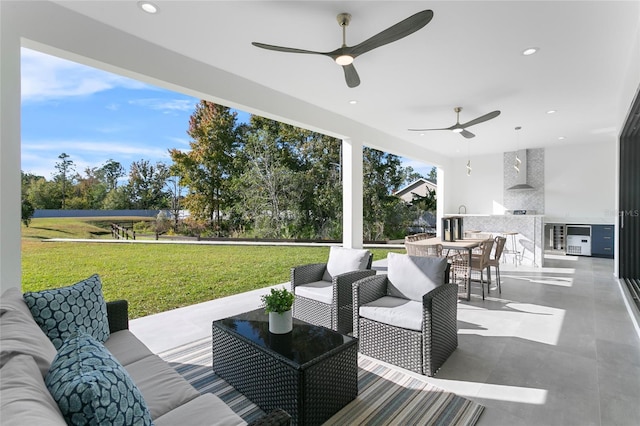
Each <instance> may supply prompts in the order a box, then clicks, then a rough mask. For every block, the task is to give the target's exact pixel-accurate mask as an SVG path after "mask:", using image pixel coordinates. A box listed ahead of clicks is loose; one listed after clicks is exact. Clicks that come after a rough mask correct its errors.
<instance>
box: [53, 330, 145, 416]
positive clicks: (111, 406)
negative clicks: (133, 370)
mask: <svg viewBox="0 0 640 426" xmlns="http://www.w3.org/2000/svg"><path fill="white" fill-rule="evenodd" d="M44 382H45V384H46V385H47V389H49V392H50V393H51V395H52V396H53V399H55V401H56V403H57V404H58V407H59V408H60V411H61V412H62V415H63V416H64V418H65V420H66V422H67V424H69V425H105V426H106V425H109V426H111V425H136V426H143V425H153V422H152V421H151V414H150V413H149V410H148V409H147V405H146V403H145V401H144V398H143V397H142V394H141V393H140V390H139V389H138V388H137V386H136V385H135V383H133V380H132V379H131V376H129V373H128V372H127V370H125V369H124V367H123V366H122V365H121V364H120V363H119V362H118V360H117V359H115V358H114V356H113V355H111V353H110V352H109V350H108V349H107V348H105V347H104V346H103V345H102V343H100V342H98V341H96V340H95V339H94V338H93V337H91V336H90V335H88V334H84V333H80V334H76V333H74V334H72V335H71V336H70V337H69V339H67V340H66V341H65V342H64V343H63V344H62V347H61V348H60V350H59V351H58V354H57V355H56V357H55V359H54V360H53V362H52V363H51V368H50V369H49V372H48V373H47V376H46V377H45V380H44Z"/></svg>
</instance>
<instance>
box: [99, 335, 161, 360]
mask: <svg viewBox="0 0 640 426" xmlns="http://www.w3.org/2000/svg"><path fill="white" fill-rule="evenodd" d="M104 346H105V347H106V348H107V349H109V352H111V354H112V355H113V356H114V357H116V359H117V360H118V361H119V362H120V364H122V365H123V366H125V367H126V366H127V365H129V364H131V363H134V362H136V361H140V360H141V359H142V358H146V357H148V356H149V355H153V352H151V350H149V348H147V347H146V346H145V344H144V343H142V342H141V341H140V340H138V338H137V337H136V336H135V335H134V334H133V333H132V332H130V331H129V330H120V331H116V332H115V333H112V334H111V335H110V336H109V338H108V339H107V341H106V342H105V343H104Z"/></svg>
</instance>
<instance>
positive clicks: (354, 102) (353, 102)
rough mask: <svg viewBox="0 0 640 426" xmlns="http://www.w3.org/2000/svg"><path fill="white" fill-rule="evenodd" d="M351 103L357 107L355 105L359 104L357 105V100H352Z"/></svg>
mask: <svg viewBox="0 0 640 426" xmlns="http://www.w3.org/2000/svg"><path fill="white" fill-rule="evenodd" d="M349 103H350V104H351V105H355V104H357V103H358V101H356V100H355V99H351V100H350V101H349Z"/></svg>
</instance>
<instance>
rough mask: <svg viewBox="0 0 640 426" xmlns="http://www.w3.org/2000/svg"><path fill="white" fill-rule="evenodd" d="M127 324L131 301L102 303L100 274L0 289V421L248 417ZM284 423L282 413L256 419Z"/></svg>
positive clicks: (236, 420) (165, 421) (171, 421)
mask: <svg viewBox="0 0 640 426" xmlns="http://www.w3.org/2000/svg"><path fill="white" fill-rule="evenodd" d="M128 324H129V321H128V304H127V302H126V301H124V300H120V301H114V302H108V303H106V302H105V301H104V299H103V298H102V285H101V282H100V278H99V277H98V276H97V275H94V276H92V277H90V278H88V279H86V280H83V281H81V282H79V283H76V284H74V285H73V286H69V287H64V288H60V289H55V290H44V291H42V292H38V293H25V294H24V295H23V294H22V293H21V292H20V290H19V289H18V288H17V287H14V288H10V289H8V290H6V291H5V292H4V293H3V294H2V296H0V351H1V355H0V378H1V379H0V418H1V419H2V424H3V426H7V425H28V424H29V425H30V424H34V425H35V424H46V425H65V424H109V425H115V424H126V425H131V424H135V425H147V424H155V425H157V426H163V425H170V426H174V425H181V426H188V425H194V426H195V425H198V426H202V425H216V424H222V425H242V424H246V422H245V421H244V420H243V419H242V418H241V417H240V416H238V415H237V414H236V413H234V412H233V411H232V410H231V408H229V407H228V406H227V405H226V404H225V403H224V402H223V401H222V400H221V399H220V398H218V397H217V396H215V395H213V394H211V393H205V394H200V393H199V392H198V391H197V390H196V389H195V388H194V387H192V386H191V384H189V382H187V381H186V380H185V379H184V378H183V377H182V376H181V375H180V374H178V373H177V372H176V370H174V369H173V368H171V366H170V365H169V364H167V363H166V362H165V361H163V360H162V359H161V358H160V357H159V356H157V355H155V354H153V353H152V352H151V351H150V350H149V349H148V348H147V347H146V346H145V345H144V344H143V343H142V342H141V341H140V340H139V339H138V338H136V337H135V336H134V335H133V333H131V332H130V331H129V329H128ZM45 333H46V334H45ZM63 413H64V414H63ZM289 423H290V416H289V415H288V414H287V413H286V412H284V411H282V410H275V411H273V412H272V413H270V414H268V415H267V416H264V417H263V418H261V419H259V420H258V421H257V422H256V424H270V425H277V424H283V425H287V424H289Z"/></svg>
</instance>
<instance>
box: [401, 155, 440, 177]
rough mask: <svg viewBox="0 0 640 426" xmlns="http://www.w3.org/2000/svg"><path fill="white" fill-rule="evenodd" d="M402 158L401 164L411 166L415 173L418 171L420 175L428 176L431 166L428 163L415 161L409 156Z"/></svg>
mask: <svg viewBox="0 0 640 426" xmlns="http://www.w3.org/2000/svg"><path fill="white" fill-rule="evenodd" d="M401 158H402V165H403V166H404V167H409V166H410V167H412V168H413V170H414V171H415V172H417V173H420V174H421V175H423V176H425V177H428V176H429V172H430V171H431V167H433V166H431V165H430V164H425V163H423V162H420V161H416V160H412V159H410V158H403V157H401Z"/></svg>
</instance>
